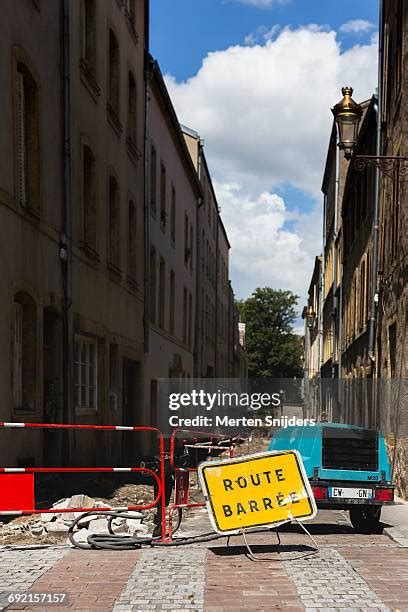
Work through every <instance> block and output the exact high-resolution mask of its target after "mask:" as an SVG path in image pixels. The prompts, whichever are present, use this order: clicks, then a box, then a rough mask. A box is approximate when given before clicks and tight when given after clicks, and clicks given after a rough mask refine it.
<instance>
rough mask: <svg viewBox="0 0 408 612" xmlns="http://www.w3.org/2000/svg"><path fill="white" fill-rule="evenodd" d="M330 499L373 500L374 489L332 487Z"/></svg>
mask: <svg viewBox="0 0 408 612" xmlns="http://www.w3.org/2000/svg"><path fill="white" fill-rule="evenodd" d="M329 497H336V498H341V499H372V497H373V490H372V489H351V488H349V487H330V488H329Z"/></svg>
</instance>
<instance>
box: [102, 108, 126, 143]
mask: <svg viewBox="0 0 408 612" xmlns="http://www.w3.org/2000/svg"><path fill="white" fill-rule="evenodd" d="M106 114H107V118H108V122H109V123H110V125H111V126H112V128H113V130H114V131H115V132H116V135H117V136H118V137H120V135H121V134H122V132H123V126H122V124H121V122H120V121H119V117H118V115H117V112H116V110H115V109H114V108H113V106H112V104H111V103H110V102H108V103H107V104H106Z"/></svg>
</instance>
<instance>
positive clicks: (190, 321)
mask: <svg viewBox="0 0 408 612" xmlns="http://www.w3.org/2000/svg"><path fill="white" fill-rule="evenodd" d="M192 326H193V296H192V295H191V293H189V294H188V329H187V343H188V346H189V347H191V345H192V339H193V337H192Z"/></svg>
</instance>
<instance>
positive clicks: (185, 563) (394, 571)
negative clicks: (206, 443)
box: [0, 510, 408, 612]
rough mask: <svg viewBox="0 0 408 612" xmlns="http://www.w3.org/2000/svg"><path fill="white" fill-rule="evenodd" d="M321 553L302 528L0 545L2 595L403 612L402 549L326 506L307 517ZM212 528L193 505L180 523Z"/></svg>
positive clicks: (211, 611) (405, 565)
mask: <svg viewBox="0 0 408 612" xmlns="http://www.w3.org/2000/svg"><path fill="white" fill-rule="evenodd" d="M308 525H309V528H310V531H311V533H312V535H313V537H314V538H315V539H316V541H317V543H318V545H319V548H320V551H319V553H318V555H313V556H310V555H309V556H307V557H305V556H304V555H305V554H306V553H311V552H312V548H311V542H310V540H309V539H308V538H307V536H305V534H304V533H302V532H301V531H300V530H299V529H298V528H295V527H291V528H288V527H286V528H282V529H281V530H280V531H281V546H278V545H277V539H276V534H274V533H273V532H272V533H266V534H264V533H262V534H251V535H249V536H248V539H249V541H250V544H251V547H252V550H253V552H254V554H255V555H256V556H257V557H259V558H260V559H261V561H257V562H256V561H251V560H250V559H249V558H248V556H247V554H246V553H247V550H246V548H245V546H244V545H243V540H242V538H241V537H240V536H236V537H233V538H231V539H230V543H229V546H227V539H226V538H222V539H220V540H215V541H213V542H208V543H205V544H195V545H193V546H188V547H177V548H161V547H157V548H144V549H142V550H138V551H125V552H115V551H83V550H72V549H69V548H66V547H61V548H56V547H51V548H42V549H36V550H34V551H33V550H25V551H21V550H18V551H17V550H4V549H3V550H1V551H0V564H1V565H0V593H3V595H1V596H0V597H2V599H0V601H2V602H3V603H2V604H0V610H2V609H6V607H7V595H6V593H5V592H10V591H12V592H15V591H17V592H20V593H21V592H26V593H27V592H28V593H31V594H33V593H44V592H59V593H61V592H65V593H67V599H66V601H65V602H64V606H60V607H56V606H53V607H51V606H49V607H44V606H34V605H31V606H30V605H29V604H18V605H17V604H12V605H11V606H9V607H8V608H7V609H12V610H33V612H40V611H41V610H44V611H45V610H50V611H54V612H56V609H61V611H62V610H64V609H66V608H68V609H73V610H84V611H85V610H104V611H107V610H114V611H115V612H119V611H123V612H124V611H142V610H175V611H177V612H179V611H181V610H196V611H197V612H201V611H206V612H224V611H228V610H231V611H233V610H234V611H238V610H246V611H247V610H248V611H252V610H271V609H274V610H285V611H286V612H290V611H293V612H294V611H301V610H308V611H309V612H312V611H314V610H325V611H330V610H331V611H333V612H334V611H335V610H408V593H407V589H406V585H407V584H408V548H404V547H402V546H400V545H399V544H398V543H397V542H395V541H393V540H391V539H390V538H389V537H387V536H386V535H373V536H364V535H359V534H356V533H355V532H354V530H353V529H352V528H351V526H350V524H349V523H348V521H347V519H346V516H345V515H344V514H343V513H340V512H328V511H323V512H321V513H319V515H318V517H317V519H315V520H314V521H313V522H312V523H309V524H308ZM186 530H191V531H193V530H194V531H195V532H197V531H206V530H208V518H207V516H206V513H205V512H202V511H200V510H198V511H195V512H194V513H192V515H191V519H190V520H186V522H185V529H184V532H185V531H186Z"/></svg>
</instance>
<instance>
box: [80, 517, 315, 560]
mask: <svg viewBox="0 0 408 612" xmlns="http://www.w3.org/2000/svg"><path fill="white" fill-rule="evenodd" d="M178 510H179V513H178V523H177V525H176V527H175V528H174V529H173V533H175V532H176V531H177V529H178V528H179V527H180V524H181V517H182V509H181V508H178ZM140 514H141V513H140V512H136V513H132V512H129V511H126V510H124V511H123V510H100V511H90V512H86V513H84V514H82V515H81V516H79V517H78V518H76V519H75V520H74V521H73V522H72V524H71V526H70V528H69V530H68V538H69V541H70V542H71V544H72V545H73V546H74V547H75V548H81V549H83V550H89V549H96V550H136V549H139V548H141V547H142V546H143V545H145V546H163V547H166V546H171V547H174V546H187V545H189V544H199V543H203V542H211V541H212V540H219V539H221V538H225V537H227V546H229V541H230V537H231V536H230V535H227V536H226V535H225V534H222V533H215V532H213V531H212V532H207V533H202V534H199V535H197V536H189V537H180V538H176V539H175V540H172V541H170V542H163V541H162V540H161V539H160V538H161V536H157V537H150V536H149V537H137V536H129V535H121V534H116V533H114V532H113V528H112V521H113V520H114V519H115V518H125V519H135V518H140ZM91 515H98V516H104V517H109V518H108V531H109V533H93V534H89V535H88V539H87V543H84V542H77V541H76V540H75V533H76V532H75V527H76V526H77V525H78V523H79V522H80V521H83V519H84V518H86V517H87V516H91ZM135 515H137V516H135ZM293 520H294V521H295V522H296V523H297V524H298V525H299V526H300V527H301V528H302V529H303V531H304V532H305V533H306V535H308V536H309V538H310V539H311V540H312V542H313V544H314V545H315V550H313V551H311V552H308V553H306V554H304V555H299V556H296V557H290V558H286V559H282V558H280V559H279V558H270V557H269V558H260V557H256V556H255V555H254V553H253V551H252V549H251V547H250V545H249V543H248V541H247V538H246V533H245V530H244V529H243V530H242V531H241V533H242V536H243V538H244V542H245V545H246V547H247V550H248V558H249V559H250V560H251V561H282V560H285V561H295V560H298V559H304V558H306V557H310V556H312V555H316V554H318V553H319V546H318V544H317V543H316V541H315V540H314V538H313V537H312V535H311V534H310V533H309V531H308V530H307V529H306V527H305V526H304V525H302V523H300V522H299V521H297V520H296V519H293ZM273 529H274V528H273V527H266V528H262V527H260V528H257V529H251V533H266V532H270V531H272V530H273ZM275 533H276V535H277V538H278V546H279V545H280V544H281V538H280V534H279V532H278V530H277V529H276V528H275Z"/></svg>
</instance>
